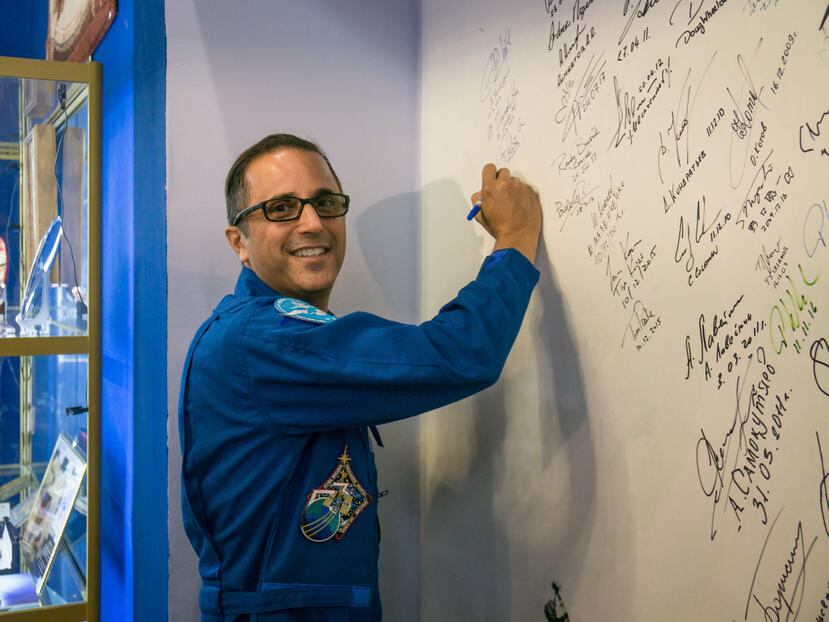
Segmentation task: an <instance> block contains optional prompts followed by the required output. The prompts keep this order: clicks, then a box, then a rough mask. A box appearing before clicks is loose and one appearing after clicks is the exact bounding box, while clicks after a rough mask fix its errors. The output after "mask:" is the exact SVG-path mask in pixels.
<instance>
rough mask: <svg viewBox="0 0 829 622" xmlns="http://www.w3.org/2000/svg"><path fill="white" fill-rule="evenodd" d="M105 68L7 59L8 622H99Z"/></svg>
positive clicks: (4, 457) (2, 613) (4, 599)
mask: <svg viewBox="0 0 829 622" xmlns="http://www.w3.org/2000/svg"><path fill="white" fill-rule="evenodd" d="M99 175H100V66H99V65H97V64H96V63H86V64H80V63H55V62H44V61H33V60H26V59H9V58H4V57H0V618H1V619H6V618H9V619H12V620H13V619H15V618H16V617H18V616H19V617H20V619H25V620H33V621H36V620H54V621H59V620H66V621H72V622H80V621H81V620H90V621H97V620H98V618H99V613H98V593H99V592H98V590H99V585H100V580H99V561H98V552H97V551H98V542H99V528H98V524H99V512H98V507H99V501H98V494H99V464H100V440H99V437H100V421H99V418H98V417H99V415H98V412H99V408H100V331H99V324H98V322H99V317H100V315H99V314H100V300H99V295H98V291H99V289H98V288H99V282H100V262H99V260H98V258H99V256H100V239H99V236H100V177H99Z"/></svg>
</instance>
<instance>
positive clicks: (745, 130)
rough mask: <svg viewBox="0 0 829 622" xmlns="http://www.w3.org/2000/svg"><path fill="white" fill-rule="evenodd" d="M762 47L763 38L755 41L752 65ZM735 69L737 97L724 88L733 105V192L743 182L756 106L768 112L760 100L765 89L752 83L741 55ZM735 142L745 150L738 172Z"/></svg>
mask: <svg viewBox="0 0 829 622" xmlns="http://www.w3.org/2000/svg"><path fill="white" fill-rule="evenodd" d="M762 45H763V38H762V37H761V38H760V39H759V40H758V41H757V45H755V46H754V52H753V53H752V56H751V64H752V65H753V64H754V63H755V62H756V61H757V56H758V55H759V53H760V48H761V47H762ZM737 67H738V68H739V69H740V74H741V75H742V78H743V83H742V86H741V87H740V91H739V92H738V94H737V97H734V95H733V93H732V92H731V89H730V88H728V87H726V92H727V93H728V95H729V97H730V98H731V101H732V103H733V104H734V108H733V110H732V119H731V129H732V134H731V137H730V139H729V144H728V161H729V167H728V176H729V181H730V183H731V187H732V188H734V189H735V190H736V189H737V188H739V187H740V184H741V183H742V181H743V176H744V175H745V169H746V160H747V159H748V154H749V150H750V148H751V140H750V138H751V130H752V128H753V127H754V118H755V117H756V115H757V112H758V110H757V106H758V105H759V106H762V107H763V108H765V109H766V110H768V106H766V105H765V103H763V100H762V95H763V89H764V88H765V87H762V86H761V87H759V88H758V87H757V85H756V84H755V83H754V78H752V76H751V67H750V66H749V65H748V64H746V62H745V60H744V59H743V57H742V55H741V54H738V55H737ZM746 92H747V95H746V96H745V98H744V94H746ZM746 139H748V140H746ZM735 140H736V141H744V142H745V149H743V152H742V156H743V158H742V160H743V161H742V163H741V164H739V165H738V166H740V168H739V169H738V170H737V169H735V165H734V155H735V153H734V152H735Z"/></svg>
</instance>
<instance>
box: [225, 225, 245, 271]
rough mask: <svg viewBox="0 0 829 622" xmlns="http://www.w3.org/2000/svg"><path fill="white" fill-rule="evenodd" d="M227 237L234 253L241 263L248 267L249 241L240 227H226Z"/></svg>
mask: <svg viewBox="0 0 829 622" xmlns="http://www.w3.org/2000/svg"><path fill="white" fill-rule="evenodd" d="M225 237H226V238H227V243H228V244H229V245H230V248H231V249H233V252H234V253H236V255H237V256H238V257H239V261H240V262H242V264H244V265H248V245H247V242H248V239H247V237H246V236H245V234H244V232H243V231H242V230H241V229H240V228H239V227H234V226H232V225H228V226H227V227H225Z"/></svg>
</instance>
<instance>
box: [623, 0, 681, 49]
mask: <svg viewBox="0 0 829 622" xmlns="http://www.w3.org/2000/svg"><path fill="white" fill-rule="evenodd" d="M642 2H644V3H645V6H642ZM657 4H659V0H636V6H635V7H633V10H632V11H631V12H630V17H628V21H627V23H626V24H625V27H624V29H623V30H622V34H620V35H619V45H622V41H624V40H625V37H626V36H627V34H628V32H630V28H631V26H633V20H635V19H636V18H637V17H639V18H642V17H645V15H647V14H648V11H650V10H651V9H652V8H653V7H654V6H656V5H657ZM629 8H630V0H625V7H624V8H623V9H622V15H627V14H628V9H629ZM674 10H676V9H674Z"/></svg>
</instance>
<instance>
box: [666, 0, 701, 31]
mask: <svg viewBox="0 0 829 622" xmlns="http://www.w3.org/2000/svg"><path fill="white" fill-rule="evenodd" d="M686 1H687V3H688V22H687V23H686V26H687V25H688V24H690V23H691V22H692V21H694V18H695V17H696V16H697V15H699V12H700V10H701V9H702V5H703V4H704V0H700V2H699V3H698V4H697V6H696V8H694V0H678V1H677V3H676V4H675V5H674V10H673V11H671V17H670V18H669V19H668V23H669V24H670V25H671V26H673V25H674V15H676V11H677V9H678V8H679V5H680V4H682V3H683V2H686Z"/></svg>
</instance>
